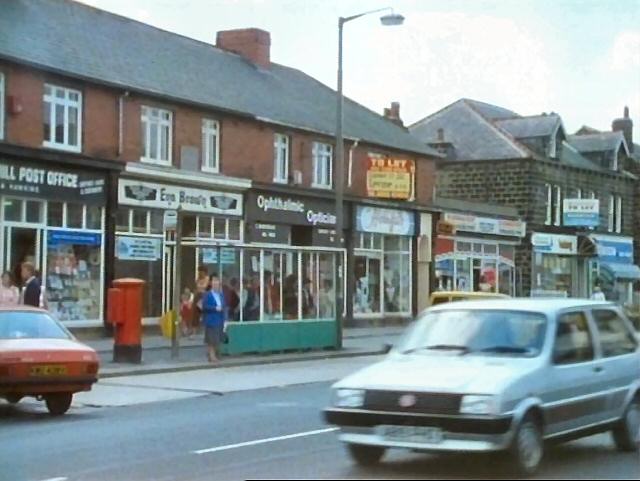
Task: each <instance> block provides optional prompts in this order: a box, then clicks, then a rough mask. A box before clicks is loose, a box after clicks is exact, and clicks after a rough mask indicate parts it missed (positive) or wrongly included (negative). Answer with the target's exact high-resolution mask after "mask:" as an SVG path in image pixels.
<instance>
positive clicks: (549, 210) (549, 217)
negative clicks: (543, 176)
mask: <svg viewBox="0 0 640 481" xmlns="http://www.w3.org/2000/svg"><path fill="white" fill-rule="evenodd" d="M544 195H545V197H544V199H545V202H546V203H545V205H546V215H545V220H544V224H545V225H551V223H552V222H553V186H552V185H551V184H544Z"/></svg>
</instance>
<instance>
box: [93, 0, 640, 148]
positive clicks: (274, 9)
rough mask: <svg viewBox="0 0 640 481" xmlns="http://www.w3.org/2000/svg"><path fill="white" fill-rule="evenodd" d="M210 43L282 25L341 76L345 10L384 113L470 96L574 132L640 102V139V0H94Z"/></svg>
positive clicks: (295, 46)
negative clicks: (550, 118)
mask: <svg viewBox="0 0 640 481" xmlns="http://www.w3.org/2000/svg"><path fill="white" fill-rule="evenodd" d="M83 1H84V2H85V3H88V4H91V5H94V6H96V7H99V8H102V9H105V10H109V11H112V12H115V13H118V14H121V15H125V16H127V17H131V18H134V19H137V20H140V21H143V22H146V23H150V24H152V25H155V26H157V27H160V28H163V29H166V30H169V31H172V32H176V33H180V34H182V35H185V36H188V37H192V38H196V39H198V40H202V41H205V42H209V43H214V42H215V34H216V32H217V31H218V30H226V29H232V28H246V27H259V28H262V29H265V30H268V31H269V32H270V33H271V59H272V60H273V61H275V62H278V63H281V64H285V65H289V66H292V67H295V68H298V69H300V70H303V71H305V72H306V73H308V74H310V75H312V76H313V77H315V78H317V79H318V80H320V81H321V82H323V83H325V84H327V85H330V86H331V87H335V84H336V64H337V19H338V17H339V16H341V15H342V16H348V15H352V14H355V13H360V12H362V11H367V10H372V9H375V8H381V7H386V6H391V7H393V8H394V9H395V10H396V12H398V13H401V14H402V15H404V16H405V17H406V21H405V24H404V25H403V26H400V27H382V26H381V25H380V22H379V20H378V17H379V15H371V16H368V17H363V18H360V19H358V20H356V21H354V22H351V23H349V24H347V25H346V26H345V39H344V41H345V64H344V73H345V77H344V88H345V94H346V95H348V96H349V97H351V98H353V99H354V100H356V101H358V102H360V103H362V104H364V105H366V106H367V107H369V108H371V109H372V110H375V111H377V112H382V109H383V108H384V107H385V106H388V104H389V103H390V102H391V101H399V102H400V105H401V116H402V118H403V120H404V121H405V124H410V123H413V122H415V121H417V120H419V119H420V118H422V117H425V116H426V115H428V114H430V113H433V112H434V111H436V110H439V109H440V108H442V107H444V106H446V105H447V104H449V103H451V102H453V101H455V100H457V99H459V98H461V97H468V98H473V99H476V100H482V101H486V102H490V103H495V104H497V105H500V106H503V107H506V108H509V109H511V110H514V111H516V112H518V113H520V114H522V115H528V114H538V113H541V112H551V111H554V112H557V113H559V114H560V115H561V116H562V118H563V120H564V123H565V127H566V128H567V130H568V131H569V132H573V131H575V130H576V129H578V128H579V127H580V126H581V125H583V124H586V125H590V126H592V127H595V128H599V129H603V130H604V129H609V128H610V126H611V120H613V118H614V117H617V116H620V115H621V114H622V109H623V107H624V105H628V106H629V108H630V110H631V116H632V118H633V119H634V121H635V122H634V124H635V125H634V140H635V141H636V143H640V0H448V1H440V0H438V1H436V0H387V1H384V0H335V1H334V0H83Z"/></svg>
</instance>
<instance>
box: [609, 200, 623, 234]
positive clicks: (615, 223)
mask: <svg viewBox="0 0 640 481" xmlns="http://www.w3.org/2000/svg"><path fill="white" fill-rule="evenodd" d="M608 209H609V222H608V230H609V232H617V233H622V196H620V195H614V194H612V195H610V196H609V205H608Z"/></svg>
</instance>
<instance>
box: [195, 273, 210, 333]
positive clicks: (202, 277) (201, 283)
mask: <svg viewBox="0 0 640 481" xmlns="http://www.w3.org/2000/svg"><path fill="white" fill-rule="evenodd" d="M208 286H209V273H208V271H207V267H206V266H204V265H201V266H200V267H198V278H197V279H196V288H195V295H194V297H193V317H192V318H191V320H192V325H191V327H192V329H193V332H195V333H196V334H198V333H199V332H200V324H201V322H202V302H203V297H204V294H205V292H206V291H207V287H208Z"/></svg>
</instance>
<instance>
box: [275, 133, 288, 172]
mask: <svg viewBox="0 0 640 481" xmlns="http://www.w3.org/2000/svg"><path fill="white" fill-rule="evenodd" d="M273 164H274V165H273V181H274V182H280V183H285V184H286V183H287V182H288V181H289V137H288V136H286V135H282V134H276V135H275V136H274V139H273Z"/></svg>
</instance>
